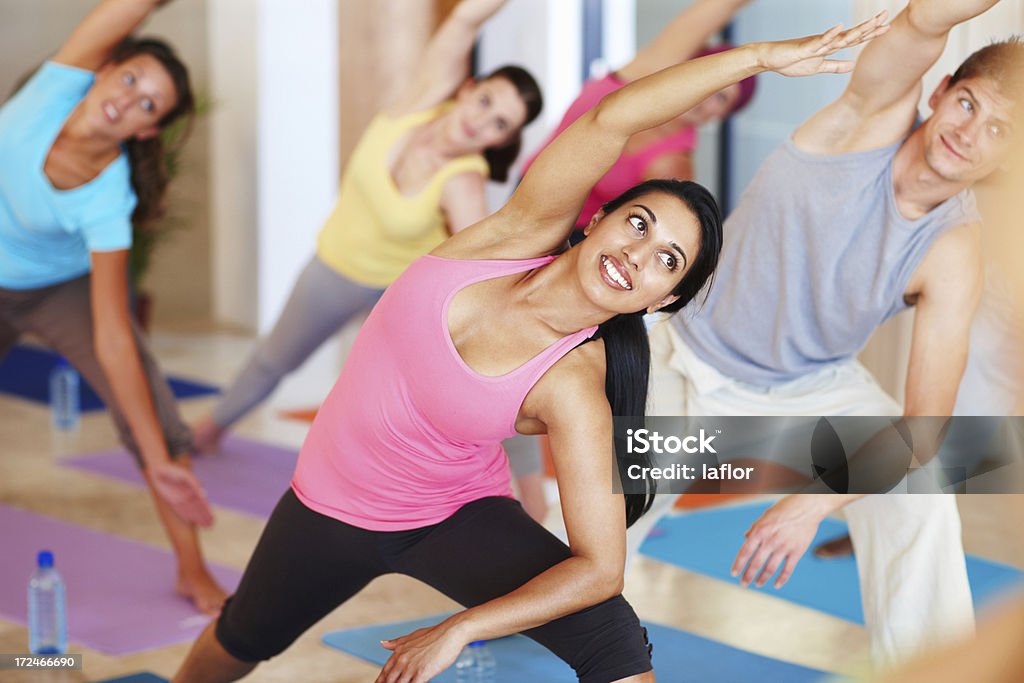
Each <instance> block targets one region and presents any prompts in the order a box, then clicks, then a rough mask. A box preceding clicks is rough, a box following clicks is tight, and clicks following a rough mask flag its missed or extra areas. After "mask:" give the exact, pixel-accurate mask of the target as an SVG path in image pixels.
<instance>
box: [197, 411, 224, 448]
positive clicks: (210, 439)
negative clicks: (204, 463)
mask: <svg viewBox="0 0 1024 683" xmlns="http://www.w3.org/2000/svg"><path fill="white" fill-rule="evenodd" d="M224 432H225V430H224V428H223V427H221V426H220V425H219V424H217V423H216V422H214V421H213V418H212V417H210V416H207V417H204V418H203V419H202V420H200V421H199V422H197V423H196V425H195V426H194V427H192V447H193V448H195V450H196V453H203V454H206V455H209V454H211V453H216V452H217V449H218V448H220V440H221V439H223V438H224Z"/></svg>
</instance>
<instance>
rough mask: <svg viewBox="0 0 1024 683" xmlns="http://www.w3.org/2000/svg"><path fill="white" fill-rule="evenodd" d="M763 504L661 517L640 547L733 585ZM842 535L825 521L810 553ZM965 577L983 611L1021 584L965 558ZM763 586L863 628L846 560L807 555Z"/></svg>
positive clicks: (1020, 576) (1013, 573)
mask: <svg viewBox="0 0 1024 683" xmlns="http://www.w3.org/2000/svg"><path fill="white" fill-rule="evenodd" d="M768 506H769V503H756V504H752V505H741V506H737V507H727V508H717V509H711V510H701V511H698V512H690V513H687V514H682V515H676V516H671V517H666V518H664V519H662V520H661V521H660V522H659V523H658V526H657V527H656V529H658V530H659V532H660V533H658V534H656V535H653V534H652V535H651V536H650V537H648V539H647V540H646V541H645V542H644V544H643V545H642V546H641V547H640V552H642V553H643V554H645V555H648V556H649V557H653V558H655V559H658V560H661V561H662V562H668V563H669V564H674V565H676V566H677V567H682V568H683V569H688V570H690V571H693V572H696V573H698V574H704V575H705V576H710V577H712V578H716V579H722V580H724V581H729V582H731V583H737V582H738V579H736V578H733V577H732V576H730V575H729V569H730V568H731V567H732V563H733V560H735V559H736V553H737V552H739V549H740V546H741V545H743V534H744V532H745V531H746V530H747V529H749V528H750V525H751V524H753V522H754V520H756V519H757V518H758V517H760V516H761V514H762V513H763V512H764V511H765V510H766V509H768ZM845 533H846V524H845V523H843V522H840V521H838V520H834V519H826V520H825V521H824V522H822V523H821V526H820V527H819V529H818V535H817V536H815V538H814V541H813V542H812V543H811V547H812V548H813V547H814V546H816V545H817V544H818V543H820V542H821V541H826V540H829V539H831V538H835V537H836V536H841V535H843V534H845ZM967 576H968V579H969V580H970V583H971V592H972V594H973V595H974V604H975V606H976V607H984V606H985V605H987V604H990V603H991V602H992V601H993V600H994V599H995V598H998V597H999V596H1000V595H1001V594H1002V593H1004V592H1005V591H1006V590H1008V589H1012V588H1014V587H1019V586H1021V585H1024V572H1022V571H1020V570H1019V569H1015V568H1014V567H1010V566H1008V565H1004V564H998V563H996V562H990V561H988V560H983V559H981V558H980V557H974V556H968V558H967ZM771 586H772V584H771V582H768V583H767V584H766V585H765V586H764V587H763V588H752V589H751V590H761V591H765V592H768V593H770V594H772V595H777V596H778V597H780V598H783V599H786V600H790V601H792V602H795V603H797V604H798V605H803V606H805V607H810V608H812V609H816V610H819V611H821V612H825V613H826V614H831V615H833V616H836V617H839V618H841V619H846V620H847V621H852V622H854V623H858V624H863V623H864V613H863V610H862V608H861V601H860V584H859V582H858V579H857V563H856V560H854V558H852V557H844V558H834V559H828V560H822V559H818V558H817V557H814V555H812V554H811V553H810V552H808V553H807V554H806V555H804V557H803V558H802V559H801V560H800V564H798V565H797V567H796V571H795V572H794V573H793V576H792V577H791V578H790V580H789V582H788V583H786V585H785V586H783V587H782V588H781V589H778V590H776V589H775V588H772V587H771Z"/></svg>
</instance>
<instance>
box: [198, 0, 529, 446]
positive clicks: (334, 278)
mask: <svg viewBox="0 0 1024 683" xmlns="http://www.w3.org/2000/svg"><path fill="white" fill-rule="evenodd" d="M504 4H505V0H463V2H461V3H460V4H459V5H457V6H456V7H455V9H454V10H453V11H452V13H451V14H450V15H449V17H448V18H447V19H446V20H445V22H444V23H443V24H442V25H441V27H440V29H438V31H437V33H436V34H434V36H433V37H432V38H431V40H430V42H429V44H428V45H427V49H426V51H425V53H424V55H423V59H422V61H421V68H420V69H419V75H418V76H417V78H416V80H415V81H414V82H413V83H412V85H411V87H410V88H409V90H408V91H407V92H405V93H403V94H402V95H401V96H400V97H399V99H398V100H397V101H395V102H394V103H393V104H391V105H390V106H388V107H386V108H385V109H384V110H383V111H382V112H381V113H380V114H378V115H377V117H376V118H374V119H373V121H372V122H371V123H370V125H369V126H368V127H367V129H366V131H365V132H364V133H363V136H362V138H361V139H360V141H359V143H358V145H357V146H356V148H355V150H354V151H353V152H352V156H351V158H350V159H349V161H348V165H347V168H346V170H345V173H344V175H343V178H342V181H341V190H340V193H339V196H338V202H337V205H336V206H335V208H334V211H333V213H332V214H331V216H330V218H328V219H327V222H326V224H325V225H324V227H323V230H321V232H320V236H319V238H318V240H317V250H316V255H315V256H314V257H313V258H312V259H311V260H310V262H309V264H308V265H307V266H306V268H305V269H304V270H303V271H302V274H301V275H300V276H299V279H298V281H297V282H296V283H295V286H294V288H293V289H292V292H291V295H290V296H289V299H288V303H287V304H286V305H285V308H284V311H283V312H282V313H281V317H280V318H279V319H278V321H277V323H276V324H275V325H274V329H273V331H272V332H271V333H270V335H269V336H268V337H266V338H265V339H263V340H261V341H260V343H259V345H258V346H257V347H256V350H255V352H254V353H253V355H252V357H251V358H250V359H249V362H248V364H247V365H246V366H245V369H243V370H242V373H241V374H240V375H239V376H238V377H237V378H236V379H235V381H234V383H233V384H232V385H231V387H230V388H229V389H228V390H227V391H226V392H225V393H224V395H223V397H222V398H221V400H220V402H219V403H218V404H217V406H216V408H215V409H214V411H213V413H212V414H211V415H209V416H208V417H206V418H204V419H203V420H202V421H201V422H200V423H198V424H197V425H196V426H195V429H194V436H195V444H196V447H197V449H199V450H200V451H211V450H214V449H215V448H216V446H217V444H218V443H219V441H220V439H221V437H222V436H223V435H224V433H225V431H226V430H227V429H228V428H229V427H230V426H231V425H232V424H233V423H234V422H235V421H237V420H238V419H240V418H241V417H242V416H243V415H245V414H246V413H247V412H248V411H249V410H251V409H252V408H253V407H255V406H256V405H257V404H258V403H260V402H261V401H263V399H264V398H266V397H267V396H268V395H269V394H270V392H271V391H273V389H274V387H276V386H277V384H278V382H279V381H280V380H281V379H282V378H283V377H284V376H285V375H286V374H288V373H289V372H291V371H292V370H294V369H295V368H297V367H298V366H299V365H301V364H302V363H303V362H304V361H305V360H306V359H307V358H308V357H309V356H310V355H311V354H312V353H313V351H315V350H316V348H317V347H319V346H320V345H321V344H322V343H323V342H324V341H325V340H326V339H327V338H328V337H329V336H331V335H332V334H334V333H335V332H336V331H338V330H339V329H340V328H341V327H342V326H344V325H345V323H347V322H348V321H349V320H351V319H352V317H353V316H355V315H356V314H358V313H360V312H361V311H363V310H366V309H368V308H370V307H372V305H373V304H374V303H375V302H376V300H377V298H378V297H379V296H380V295H381V293H382V291H383V290H384V288H385V287H387V286H388V285H389V284H390V283H391V282H392V280H394V279H395V278H397V277H398V275H399V274H401V272H402V271H403V270H405V268H406V266H408V265H409V264H410V263H411V262H412V261H413V260H415V259H416V258H418V257H419V256H422V255H423V254H425V253H427V252H428V251H430V250H432V249H433V248H434V247H436V246H437V245H438V244H440V243H441V242H442V241H444V240H445V239H446V238H447V237H448V236H449V235H450V234H452V233H455V232H458V231H459V230H462V229H463V228H465V227H468V226H470V225H472V224H473V223H476V222H477V221H479V220H481V219H482V218H484V217H485V216H486V215H487V213H488V211H487V206H486V201H485V196H484V188H485V185H486V181H487V178H488V177H489V178H490V179H492V180H496V181H499V182H500V181H504V180H505V179H506V177H507V175H508V171H509V168H510V166H511V165H512V163H513V162H514V161H515V158H516V156H517V155H518V153H519V146H520V131H521V130H522V128H523V126H525V125H526V124H527V123H529V122H530V121H532V120H533V119H535V118H536V117H537V115H538V114H539V113H540V109H541V93H540V89H539V87H538V86H537V83H536V82H535V81H534V80H533V78H532V77H531V76H530V75H529V74H528V73H527V72H526V71H524V70H523V69H520V68H518V67H513V66H507V67H504V68H501V69H498V70H497V71H495V72H493V73H491V74H490V75H488V76H486V77H485V78H482V79H479V80H473V79H471V78H470V77H469V71H468V63H469V53H470V51H471V50H472V47H473V43H474V41H475V39H476V36H477V32H478V31H479V29H480V27H481V25H482V24H483V23H484V22H485V21H486V20H487V19H488V18H489V17H491V16H492V15H493V14H495V13H496V12H497V11H498V10H499V9H500V8H501V6H502V5H504Z"/></svg>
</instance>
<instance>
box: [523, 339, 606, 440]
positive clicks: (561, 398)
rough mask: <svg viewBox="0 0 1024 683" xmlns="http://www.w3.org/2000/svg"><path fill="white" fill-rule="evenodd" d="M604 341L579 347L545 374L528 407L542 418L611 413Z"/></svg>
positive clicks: (526, 403)
mask: <svg viewBox="0 0 1024 683" xmlns="http://www.w3.org/2000/svg"><path fill="white" fill-rule="evenodd" d="M604 375H605V357H604V342H603V341H602V340H600V339H597V340H594V341H592V342H589V343H586V344H582V345H580V346H577V347H576V348H575V349H573V350H572V351H570V352H569V353H567V354H565V355H564V356H563V357H562V358H561V359H560V360H559V361H558V362H557V363H555V364H554V365H553V366H551V368H550V369H549V370H548V371H547V372H546V373H544V375H543V376H542V377H541V378H540V380H539V381H538V382H537V384H535V385H534V387H533V389H532V390H531V391H530V394H529V396H528V397H527V401H526V402H525V403H524V408H526V409H527V412H529V413H530V414H531V416H533V417H536V418H538V419H540V420H542V421H545V422H547V421H548V420H552V419H558V418H559V417H560V416H563V415H572V416H577V417H578V416H581V415H595V414H596V415H600V414H601V412H602V411H604V412H610V410H611V409H610V408H609V407H608V399H607V397H606V395H605V391H604Z"/></svg>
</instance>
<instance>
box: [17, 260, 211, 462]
mask: <svg viewBox="0 0 1024 683" xmlns="http://www.w3.org/2000/svg"><path fill="white" fill-rule="evenodd" d="M132 332H133V333H134V336H135V347H136V348H137V349H138V351H139V360H140V361H141V362H142V368H143V371H144V372H145V373H146V381H147V382H148V384H149V388H150V394H151V396H152V397H153V406H154V407H155V409H156V414H157V418H158V419H159V420H160V427H161V429H162V430H163V433H164V439H165V440H166V442H167V450H168V452H169V453H170V454H171V456H172V457H173V456H178V455H181V454H183V453H188V452H189V451H191V450H192V433H191V431H190V430H189V428H188V425H186V424H185V423H184V422H183V421H182V419H181V415H179V414H178V406H177V403H175V400H174V394H173V393H172V392H171V388H170V387H169V386H168V385H167V380H165V379H164V377H163V375H161V374H160V368H158V367H157V365H156V361H155V360H154V359H153V354H152V353H150V351H149V347H148V345H147V343H146V341H145V339H144V338H143V337H142V335H141V333H140V332H139V330H138V328H137V327H136V325H135V321H134V320H132ZM23 334H33V335H35V336H37V337H39V338H40V339H41V340H42V341H43V343H45V344H46V345H47V346H49V347H50V348H52V349H53V350H54V351H56V352H57V353H59V354H60V355H62V356H64V357H65V358H67V359H68V362H69V363H71V364H72V365H73V366H74V367H75V369H77V370H78V372H79V373H81V375H82V377H84V378H85V380H86V381H87V382H88V383H89V386H91V387H92V388H93V390H95V391H96V393H97V394H99V397H100V398H101V399H103V402H104V403H106V404H107V408H108V409H109V410H110V414H111V415H112V416H113V418H114V424H115V425H116V426H117V432H118V435H119V436H120V439H121V442H122V443H123V444H124V446H125V448H127V449H128V450H129V451H131V452H132V454H133V455H134V456H135V458H136V460H139V461H140V462H141V460H140V456H139V449H138V446H136V444H135V437H134V436H133V435H132V431H131V429H130V428H129V426H128V422H127V420H125V419H124V415H123V413H122V412H121V410H120V409H119V408H118V406H117V401H116V400H115V399H114V392H113V391H112V390H111V388H110V383H109V382H108V381H107V376H106V373H104V372H103V368H102V367H101V366H100V363H99V360H98V359H97V358H96V349H95V347H94V346H93V324H92V306H91V295H90V277H89V276H88V275H85V276H82V277H79V278H76V279H74V280H69V281H68V282H62V283H60V284H57V285H53V286H50V287H42V288H40V289H26V290H18V289H2V288H0V358H2V357H3V356H4V355H6V353H7V352H8V351H9V350H10V349H11V347H12V346H14V344H15V342H16V341H17V340H18V337H20V336H22V335H23Z"/></svg>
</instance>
